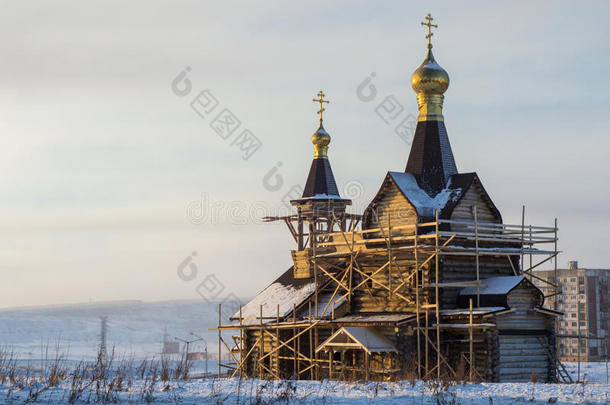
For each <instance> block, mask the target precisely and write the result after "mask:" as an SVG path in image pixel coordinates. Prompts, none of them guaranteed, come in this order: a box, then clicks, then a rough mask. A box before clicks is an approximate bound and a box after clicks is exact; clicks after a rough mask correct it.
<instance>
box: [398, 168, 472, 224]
mask: <svg viewBox="0 0 610 405" xmlns="http://www.w3.org/2000/svg"><path fill="white" fill-rule="evenodd" d="M389 174H390V176H392V179H393V180H394V182H395V183H396V185H397V186H398V188H400V191H402V193H403V194H404V195H405V197H407V199H408V200H409V201H410V202H411V203H412V204H413V205H414V206H415V208H416V209H417V213H418V215H420V216H426V217H433V216H434V212H435V211H439V214H440V211H441V210H442V209H443V208H445V206H447V204H448V203H450V202H455V201H457V200H458V199H459V198H460V195H461V193H462V189H461V188H452V187H451V179H450V180H449V184H447V187H445V188H444V189H443V190H441V191H440V192H439V193H438V194H437V195H436V196H435V197H434V198H432V197H430V196H429V195H428V194H427V193H426V192H425V191H424V190H423V189H421V188H420V187H419V184H417V180H416V179H415V176H414V175H413V174H411V173H403V172H389Z"/></svg>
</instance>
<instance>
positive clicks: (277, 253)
mask: <svg viewBox="0 0 610 405" xmlns="http://www.w3.org/2000/svg"><path fill="white" fill-rule="evenodd" d="M0 4H1V6H0V7H1V11H0V55H1V58H0V111H1V115H0V134H1V139H2V143H1V145H0V167H1V170H2V176H1V177H0V224H1V226H0V273H1V278H0V307H10V306H21V305H39V304H59V303H69V302H83V301H99V300H115V299H144V300H165V299H181V298H189V299H190V298H198V297H199V294H198V292H197V286H199V285H200V284H201V283H202V282H203V281H204V280H206V277H207V276H209V275H211V274H214V275H215V276H216V277H217V281H218V282H219V283H222V284H223V285H224V289H223V290H222V291H221V289H220V288H216V289H215V290H214V291H215V292H218V294H219V295H218V297H217V298H221V299H222V298H224V297H225V296H227V295H228V294H230V293H233V294H235V295H237V296H241V297H248V296H251V295H253V294H255V293H257V292H258V291H259V290H261V289H262V288H263V287H265V286H266V285H267V284H268V283H269V282H270V281H272V280H273V279H274V278H275V277H277V275H279V274H280V273H281V272H283V271H284V270H285V269H287V268H288V267H289V266H290V265H291V258H290V254H289V250H290V249H291V248H293V247H294V246H293V242H292V241H291V237H290V235H289V233H288V231H287V229H285V227H284V226H283V225H281V224H262V223H260V221H258V220H257V219H256V218H252V217H255V216H261V215H262V214H261V213H262V212H263V211H274V210H280V209H284V208H283V206H282V203H281V200H282V198H283V197H284V195H285V194H286V193H288V192H289V190H290V189H291V187H292V186H294V185H302V184H303V183H304V182H305V178H306V176H307V171H308V169H309V165H310V162H311V158H312V154H313V150H312V146H311V140H310V137H311V134H312V133H313V132H314V131H315V129H316V127H317V116H316V115H315V111H316V106H315V105H314V104H313V103H312V102H311V99H312V97H313V96H314V95H315V94H316V92H317V91H318V90H319V89H321V88H322V89H324V91H325V92H326V94H327V95H328V97H329V98H330V100H331V104H330V105H328V106H327V112H326V115H325V127H326V129H327V130H328V132H329V133H330V134H331V136H332V143H331V145H330V149H329V155H330V159H331V163H332V167H333V170H334V173H335V177H336V179H337V183H338V184H339V189H340V191H341V192H342V193H343V194H344V195H345V194H346V193H349V194H351V196H352V197H355V201H354V208H353V209H354V210H356V211H358V210H362V209H363V208H364V207H365V206H366V204H367V202H368V201H369V200H370V199H371V198H372V196H373V195H374V194H375V193H376V192H377V190H378V188H379V186H380V184H381V181H382V179H383V177H384V175H385V173H386V172H387V171H388V170H404V167H405V164H406V161H407V157H408V153H409V144H408V142H405V141H404V140H403V139H401V138H400V137H399V136H397V135H396V133H395V132H394V127H393V126H391V125H389V124H387V123H386V122H384V120H383V119H382V118H380V116H379V115H378V114H376V112H375V111H376V108H377V106H378V105H379V104H380V103H381V102H382V101H383V100H384V98H386V97H388V96H394V97H395V99H396V100H397V101H398V102H400V103H401V105H402V106H403V107H404V110H403V111H402V112H401V114H400V116H399V117H398V118H396V119H403V118H405V117H408V116H409V114H412V115H416V114H417V104H416V98H415V94H414V93H413V91H412V90H411V88H410V76H411V73H412V72H413V71H414V70H415V69H416V68H417V67H418V66H419V64H420V63H421V62H422V60H423V58H424V56H425V51H426V40H425V38H424V36H425V30H424V28H423V27H421V26H420V24H419V23H420V21H422V19H423V17H424V16H425V15H426V13H428V12H430V13H432V15H433V16H434V18H435V22H437V23H438V24H439V29H438V30H437V32H436V33H435V35H434V38H433V39H434V52H435V56H436V59H437V61H438V62H439V63H440V64H441V65H442V66H443V67H444V68H445V69H446V70H447V71H448V72H449V75H450V78H451V85H450V87H449V90H448V91H447V93H446V94H445V109H444V114H445V123H446V125H447V129H448V133H449V138H450V141H451V144H452V147H453V151H454V155H455V158H456V161H457V165H458V169H459V171H461V172H469V171H476V172H477V173H478V174H479V176H480V178H481V179H482V181H483V183H484V185H485V187H486V189H487V191H488V192H489V194H490V195H491V197H492V198H493V199H494V202H495V203H496V205H497V206H498V207H499V209H500V210H501V212H502V214H503V216H504V220H505V222H507V223H519V222H520V214H521V206H522V205H523V204H525V205H526V206H527V214H526V217H527V218H526V221H527V222H528V223H529V222H531V223H534V224H537V225H552V223H553V220H554V218H555V217H558V218H559V226H560V238H561V241H560V249H561V250H562V251H563V252H564V253H563V254H562V255H561V256H560V259H559V264H560V266H565V265H566V263H567V261H568V260H572V259H578V260H579V261H580V262H581V264H582V265H584V266H588V267H610V260H609V259H608V256H607V252H608V246H610V233H609V232H608V231H607V230H608V229H610V210H609V209H608V200H609V198H610V186H609V180H608V174H609V171H610V170H609V169H610V163H609V161H608V154H609V150H610V121H609V120H608V119H607V117H606V116H607V115H608V111H609V110H610V102H609V99H608V94H609V93H610V86H609V81H608V72H609V71H610V41H608V38H610V24H608V16H609V15H610V13H609V12H610V7H609V5H608V3H607V2H601V1H600V2H570V3H568V2H544V3H543V2H532V1H521V2H517V1H510V2H508V1H507V2H489V1H481V2H469V3H467V4H468V6H467V7H466V6H465V5H464V4H465V3H462V2H460V3H457V2H425V5H424V2H405V1H394V2H389V1H388V2H368V1H367V2H365V1H362V2H356V1H337V2H317V1H307V2H281V1H277V2H265V3H263V2H259V3H256V4H255V3H254V2H232V1H222V2H221V1H217V2H204V1H166V2H154V1H129V2H126V1H103V2H97V3H94V2H83V1H54V2H29V1H14V2H8V1H3V2H2V3H0ZM187 67H189V69H190V71H189V72H188V74H187V76H186V78H187V79H188V80H189V83H190V86H191V87H190V92H188V90H189V89H188V88H185V87H184V86H186V84H185V82H184V81H181V82H180V83H179V84H180V86H178V87H176V86H174V87H176V88H177V89H178V90H180V91H182V92H183V93H188V94H186V95H177V94H176V93H180V91H174V90H175V89H174V90H172V82H173V81H174V79H175V78H176V77H177V76H178V75H179V74H180V73H181V72H182V71H184V70H185V69H186V68H187ZM371 73H374V78H373V80H372V82H371V85H372V86H374V88H375V90H376V95H375V97H374V98H373V99H372V100H371V101H366V100H367V99H366V98H363V97H358V91H357V89H358V86H359V85H360V84H361V83H362V82H363V81H364V80H365V79H366V78H367V77H370V75H371ZM366 88H367V89H368V87H366ZM203 90H207V93H205V94H208V95H209V94H211V95H212V96H213V97H214V98H215V99H216V100H217V101H218V105H217V106H216V109H214V110H213V111H211V112H210V114H209V115H207V116H206V115H205V114H202V115H199V114H198V113H197V112H195V111H194V110H193V108H191V102H192V101H193V100H194V99H198V100H200V101H201V98H200V93H201V91H203ZM369 98H370V97H369ZM208 106H209V108H212V107H213V106H212V105H211V104H209V105H208ZM225 108H227V109H228V110H230V111H231V112H232V113H233V114H234V116H235V117H236V118H237V119H239V121H240V122H241V125H240V127H239V128H238V129H237V130H236V133H234V134H230V136H228V137H227V139H223V138H222V137H221V136H219V135H218V134H217V133H216V132H215V131H214V130H213V129H212V128H211V126H210V124H211V122H212V121H213V119H214V117H215V115H217V113H219V112H220V111H221V110H222V109H225ZM200 112H201V111H200ZM243 129H249V130H250V131H251V133H252V134H253V135H254V136H256V137H257V138H258V139H259V140H260V141H261V143H262V146H261V147H260V149H258V150H257V151H256V152H255V153H254V154H253V155H252V156H251V157H250V158H249V159H247V160H244V159H243V152H242V151H240V149H239V147H238V146H239V145H238V144H235V143H234V144H232V142H233V141H234V140H235V138H236V137H237V136H238V134H239V133H241V131H242V130H243ZM278 163H280V164H279V165H278ZM274 167H275V168H276V171H275V172H271V173H270V171H271V170H272V169H273V168H274ZM265 176H267V179H266V180H264V179H265ZM278 176H279V177H278ZM192 252H197V254H196V256H192V260H191V261H190V262H188V260H189V256H190V255H191V254H192ZM181 263H182V267H184V265H188V264H189V263H190V264H193V265H194V266H195V268H196V270H197V273H196V274H193V276H192V277H190V278H192V280H190V281H189V280H184V279H185V278H186V279H188V278H189V277H185V273H184V272H183V277H182V278H180V277H179V276H178V274H177V268H178V266H179V265H180V264H181ZM188 269H189V268H188V266H187V270H188ZM191 270H192V269H191ZM188 271H190V270H188ZM208 280H210V279H208ZM201 291H202V290H201V288H200V292H201ZM208 298H211V297H208Z"/></svg>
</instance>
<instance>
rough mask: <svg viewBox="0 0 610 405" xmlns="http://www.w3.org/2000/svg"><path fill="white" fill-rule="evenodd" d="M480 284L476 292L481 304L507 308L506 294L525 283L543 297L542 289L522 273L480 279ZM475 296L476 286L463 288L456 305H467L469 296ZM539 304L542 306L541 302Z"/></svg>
mask: <svg viewBox="0 0 610 405" xmlns="http://www.w3.org/2000/svg"><path fill="white" fill-rule="evenodd" d="M481 284H482V285H481V286H480V287H479V291H478V293H479V297H480V302H481V305H482V306H503V307H505V308H508V301H507V299H508V294H509V293H510V292H511V291H512V290H514V289H515V288H517V286H519V285H521V284H524V285H526V287H527V288H532V289H534V290H536V292H537V293H538V295H539V296H541V297H544V295H543V294H542V291H540V289H539V288H538V287H536V286H535V285H534V284H533V283H532V282H531V281H529V280H528V279H527V278H526V277H525V276H522V275H521V276H500V277H490V278H486V279H481ZM476 296H477V287H466V288H463V289H462V290H460V293H459V295H458V305H460V306H462V307H467V306H468V300H469V299H470V298H476ZM539 306H542V302H541V303H540V305H539Z"/></svg>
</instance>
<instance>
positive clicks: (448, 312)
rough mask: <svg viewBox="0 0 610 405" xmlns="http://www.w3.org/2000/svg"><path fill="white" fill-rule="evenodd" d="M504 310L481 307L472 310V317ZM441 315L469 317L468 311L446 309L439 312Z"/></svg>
mask: <svg viewBox="0 0 610 405" xmlns="http://www.w3.org/2000/svg"><path fill="white" fill-rule="evenodd" d="M475 294H476V292H475ZM505 310H506V308H504V307H481V308H473V309H472V314H473V315H485V314H491V313H494V312H498V311H505ZM441 315H447V316H450V315H470V309H447V310H444V311H441Z"/></svg>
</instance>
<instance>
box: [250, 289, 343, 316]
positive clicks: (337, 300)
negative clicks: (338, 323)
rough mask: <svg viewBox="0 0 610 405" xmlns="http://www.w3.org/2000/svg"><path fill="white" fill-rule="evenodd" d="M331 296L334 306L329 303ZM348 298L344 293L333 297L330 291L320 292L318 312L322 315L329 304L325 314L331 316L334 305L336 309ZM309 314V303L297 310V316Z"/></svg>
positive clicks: (312, 309)
mask: <svg viewBox="0 0 610 405" xmlns="http://www.w3.org/2000/svg"><path fill="white" fill-rule="evenodd" d="M331 297H332V299H333V303H332V306H331V305H328V303H329V302H330V299H331ZM346 299H347V298H346V297H345V296H344V295H339V294H335V296H334V297H333V294H332V293H330V292H327V293H321V294H318V314H320V315H322V311H324V308H326V306H327V305H328V308H327V309H326V312H325V313H324V316H331V314H332V307H333V306H334V307H335V309H337V308H339V307H340V306H341V304H343V303H344V302H345V301H346ZM311 301H312V304H311V312H314V311H315V310H314V305H313V299H312V300H311ZM259 311H260V310H259ZM308 316H309V306H307V305H306V306H304V307H303V308H301V310H300V311H297V318H301V319H303V318H307V317H308Z"/></svg>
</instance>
